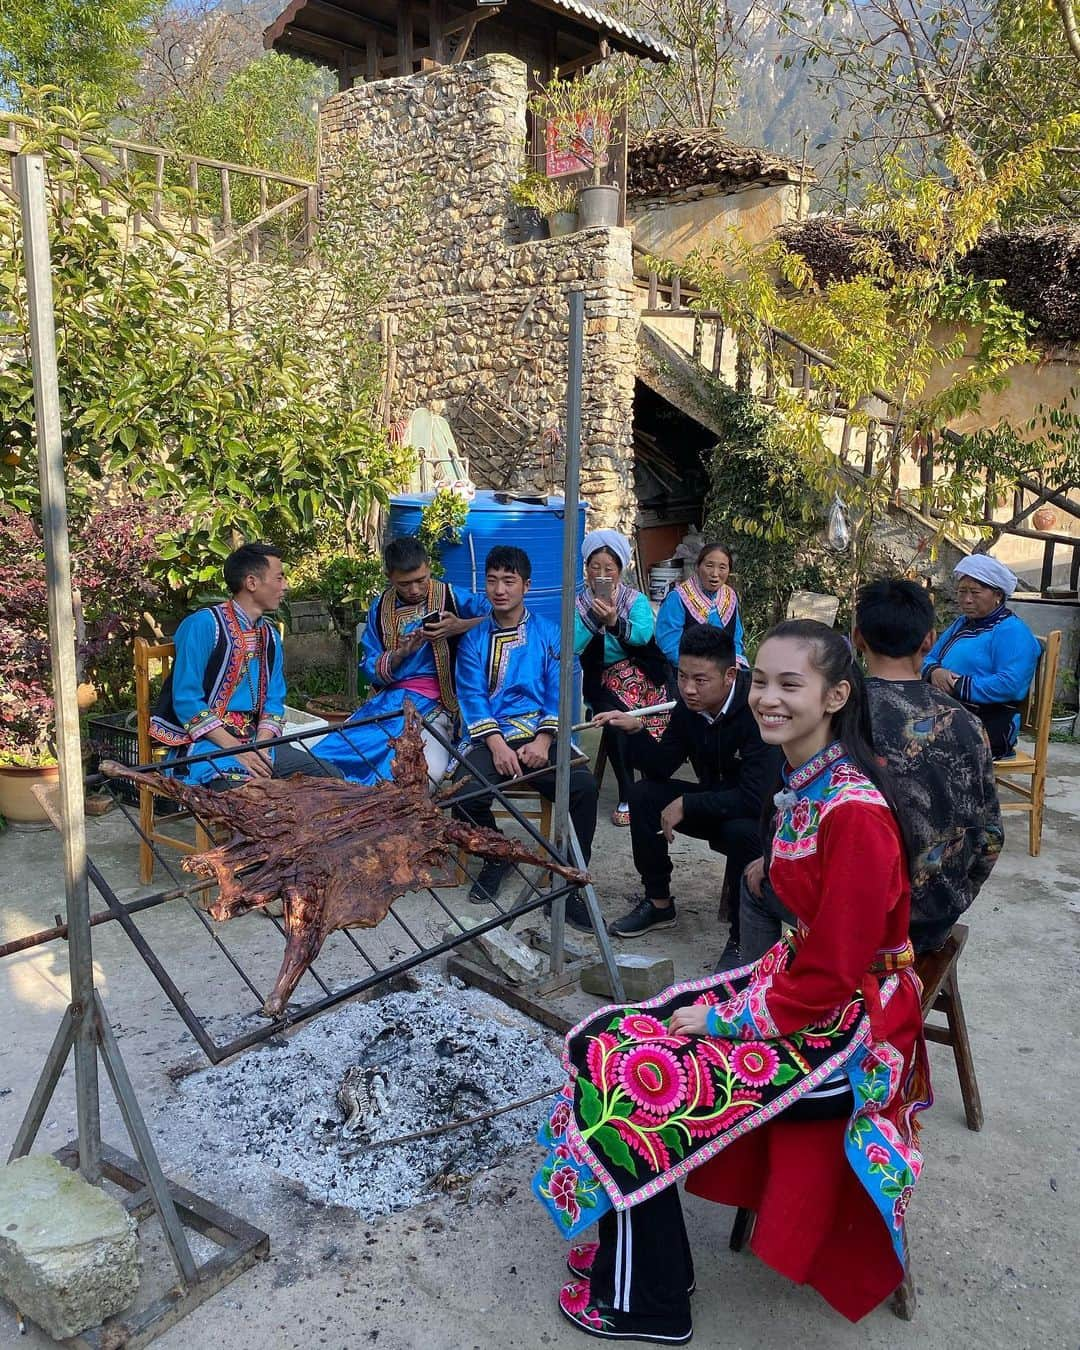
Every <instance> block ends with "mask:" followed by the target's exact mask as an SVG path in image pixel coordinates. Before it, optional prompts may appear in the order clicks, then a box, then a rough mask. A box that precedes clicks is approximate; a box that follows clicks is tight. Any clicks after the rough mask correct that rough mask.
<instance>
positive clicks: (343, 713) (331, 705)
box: [305, 553, 383, 722]
mask: <svg viewBox="0 0 1080 1350" xmlns="http://www.w3.org/2000/svg"><path fill="white" fill-rule="evenodd" d="M382 582H383V573H382V567H381V565H380V563H379V560H378V558H375V557H373V556H372V555H371V554H369V553H363V554H339V555H337V556H336V557H332V558H329V559H327V561H326V562H325V563H324V564H323V566H322V567H321V568H320V569H319V573H318V576H317V578H316V581H315V585H314V592H315V594H316V595H318V596H319V598H320V599H321V600H322V602H323V604H324V605H325V606H326V610H327V613H328V614H329V615H330V622H331V623H332V624H333V626H334V632H335V633H336V634H337V636H338V640H339V641H340V642H341V646H342V656H343V659H344V662H345V693H344V695H339V694H326V695H319V696H318V697H317V698H315V699H310V700H309V701H308V702H307V703H306V704H305V711H307V712H310V713H314V714H315V715H316V716H317V717H325V718H326V720H327V721H328V722H335V721H345V719H346V718H348V717H351V716H352V714H353V712H354V711H355V709H356V707H357V705H358V704H359V702H360V692H359V670H358V667H357V655H356V630H357V626H358V625H359V624H361V623H363V622H364V620H365V619H366V618H367V610H368V606H369V605H370V603H371V600H372V597H373V596H375V595H377V594H378V592H379V589H380V587H381V586H382ZM316 705H317V706H316Z"/></svg>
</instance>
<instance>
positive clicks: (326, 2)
mask: <svg viewBox="0 0 1080 1350" xmlns="http://www.w3.org/2000/svg"><path fill="white" fill-rule="evenodd" d="M309 6H310V7H311V8H313V9H321V10H322V11H323V13H324V14H336V15H337V16H338V18H341V19H348V20H349V23H350V24H351V25H352V26H353V27H354V28H355V29H356V32H357V36H358V37H362V36H363V35H364V34H365V33H366V31H367V30H369V29H370V30H372V31H377V32H380V33H386V34H388V35H389V36H391V37H393V36H394V34H396V33H397V29H396V28H395V26H394V25H393V24H392V23H383V22H382V21H381V20H380V19H373V18H371V17H370V15H367V14H364V15H360V14H357V13H356V12H355V11H354V10H351V9H345V8H343V7H342V6H341V5H335V4H334V3H333V0H307V4H306V5H305V6H304V8H305V9H307V8H308V7H309ZM295 26H296V25H295V24H290V27H293V28H295Z"/></svg>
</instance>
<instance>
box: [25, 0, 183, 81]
mask: <svg viewBox="0 0 1080 1350" xmlns="http://www.w3.org/2000/svg"><path fill="white" fill-rule="evenodd" d="M160 8H161V0H3V3H2V4H0V95H2V97H3V99H4V101H5V102H6V103H8V105H9V106H10V105H13V104H14V105H17V104H18V103H19V101H20V92H19V91H20V89H26V88H32V87H38V86H42V85H56V86H58V87H59V88H60V89H62V90H64V91H65V92H66V93H67V94H68V95H69V96H77V97H79V98H81V99H83V100H93V101H95V102H100V103H101V104H102V105H103V106H108V105H109V104H110V103H113V104H114V103H115V100H116V98H117V96H118V95H120V94H122V93H124V92H125V91H127V90H128V89H129V88H130V87H131V86H132V82H133V76H134V73H135V70H136V68H137V66H138V61H139V58H138V50H139V44H140V41H141V39H142V36H143V33H144V32H145V29H146V24H147V21H148V20H149V19H150V17H151V16H152V15H153V14H154V13H155V12H156V11H157V10H159V9H160Z"/></svg>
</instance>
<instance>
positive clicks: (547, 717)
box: [454, 544, 597, 931]
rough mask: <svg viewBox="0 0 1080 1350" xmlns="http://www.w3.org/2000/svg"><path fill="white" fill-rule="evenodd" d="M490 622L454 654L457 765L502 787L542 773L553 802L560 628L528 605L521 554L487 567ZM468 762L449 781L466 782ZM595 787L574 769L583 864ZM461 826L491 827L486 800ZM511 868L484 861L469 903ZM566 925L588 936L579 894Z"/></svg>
mask: <svg viewBox="0 0 1080 1350" xmlns="http://www.w3.org/2000/svg"><path fill="white" fill-rule="evenodd" d="M484 572H485V587H486V590H487V598H488V601H489V603H490V605H491V613H490V615H489V616H488V617H487V618H486V619H484V620H482V621H481V622H480V623H479V624H478V625H476V626H475V627H474V629H473V631H472V632H470V633H467V634H466V635H465V637H464V639H463V640H462V643H461V646H460V648H459V649H458V658H457V688H458V698H459V700H460V702H461V718H462V721H463V722H464V724H465V733H466V735H467V736H468V738H469V748H468V749H467V750H466V751H465V752H464V755H463V759H464V760H465V761H466V762H467V763H468V764H469V765H471V766H472V767H473V768H475V769H477V770H478V771H479V772H480V773H482V774H483V775H484V777H485V778H487V779H488V780H489V781H490V780H492V779H494V780H495V781H496V782H500V783H504V782H506V781H507V780H512V779H514V778H520V777H521V776H522V774H526V773H533V772H535V771H536V770H537V769H542V768H543V767H544V766H545V765H550V766H551V771H550V772H549V773H545V774H541V775H540V776H539V777H537V778H534V779H532V780H531V782H532V783H533V785H534V786H535V787H536V790H537V791H538V792H539V793H540V794H541V796H544V797H546V798H547V799H548V801H554V799H555V768H554V766H555V759H556V745H555V738H556V735H557V733H558V730H559V630H558V628H557V627H556V626H555V625H554V624H553V623H550V622H549V621H548V620H547V619H545V618H544V617H543V616H542V615H540V614H534V613H532V612H531V611H530V610H529V609H527V608H526V605H525V596H526V594H527V593H528V590H529V582H530V579H531V577H532V564H531V562H530V561H529V556H528V554H527V553H525V552H524V550H522V549H520V548H514V547H512V546H510V545H505V544H503V545H499V546H497V547H496V548H493V549H492V550H491V552H490V553H489V554H488V556H487V560H486V562H485V564H484ZM470 777H471V776H470V775H469V773H468V770H467V768H466V767H465V764H463V765H462V767H461V768H460V769H459V770H458V772H457V774H456V775H455V782H457V781H461V780H465V781H466V782H468V781H469V780H470ZM596 797H597V792H596V780H595V779H594V778H593V776H592V774H591V773H590V772H589V770H588V769H587V768H585V767H584V766H578V767H576V768H572V769H571V770H570V819H571V822H572V823H573V826H574V831H575V833H576V834H577V837H578V843H579V844H580V845H581V852H582V855H583V857H584V859H585V862H586V864H588V861H589V856H590V853H591V851H592V841H593V835H594V834H595V833H596ZM454 815H455V816H456V817H457V819H459V820H469V821H472V822H473V823H474V824H476V825H485V826H487V828H488V829H492V830H493V829H494V828H495V817H494V815H493V813H492V810H491V798H490V797H479V798H476V797H474V798H471V799H470V800H469V801H468V802H467V803H465V804H463V805H461V806H455V807H454ZM510 866H511V864H510V863H506V862H498V861H494V860H492V861H488V862H486V863H485V864H484V866H483V867H482V868H481V870H480V875H479V876H478V877H477V879H476V881H475V882H474V883H473V887H472V890H471V891H470V892H469V899H470V900H472V901H473V902H474V903H476V904H485V903H487V902H489V901H491V900H493V899H494V898H495V896H496V894H497V892H498V889H499V886H500V885H501V884H502V881H503V878H504V877H505V876H506V873H507V872H508V871H509V869H510ZM566 921H567V923H569V924H571V925H573V926H574V927H575V928H580V929H583V930H584V931H591V928H592V925H591V923H590V922H589V916H588V910H587V909H586V908H585V902H584V901H583V900H582V899H581V897H580V896H578V895H576V894H574V895H571V896H569V897H568V898H567V901H566Z"/></svg>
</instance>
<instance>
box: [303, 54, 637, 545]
mask: <svg viewBox="0 0 1080 1350" xmlns="http://www.w3.org/2000/svg"><path fill="white" fill-rule="evenodd" d="M526 97H527V94H526V69H525V66H524V65H523V64H522V63H521V62H520V61H517V60H515V59H513V58H512V57H508V56H487V57H483V58H481V59H480V60H478V61H474V62H470V63H467V64H461V65H456V66H447V67H443V68H441V69H439V70H436V71H432V72H429V73H426V74H423V75H414V76H410V77H405V78H401V79H393V80H382V81H379V82H376V83H371V84H364V85H360V86H357V87H356V88H354V89H350V90H346V91H345V92H343V93H340V94H337V95H335V96H334V97H333V98H331V99H329V100H328V101H327V103H326V104H325V106H324V109H323V122H322V146H323V162H324V172H325V173H327V174H332V173H333V172H334V166H335V164H337V163H339V162H340V159H341V156H342V154H343V153H344V152H345V151H346V149H347V147H348V146H349V145H350V144H357V145H359V146H362V147H363V148H364V150H365V151H366V153H367V154H368V155H369V156H370V159H371V163H372V166H373V192H374V200H375V202H376V204H377V205H378V206H379V208H380V209H382V210H384V211H385V212H387V213H388V215H392V214H393V213H395V212H397V211H399V210H400V209H401V203H402V202H403V201H404V200H405V198H406V197H407V196H409V195H410V194H412V196H413V199H414V200H415V201H416V202H417V204H418V211H419V224H418V226H417V229H416V231H415V237H414V240H413V243H412V245H411V248H410V250H409V253H408V256H407V257H404V258H402V260H401V266H400V271H399V275H398V282H397V286H396V287H395V290H394V293H393V297H392V301H391V308H392V310H393V312H394V313H395V314H396V315H397V319H398V345H397V374H398V385H397V391H396V395H395V407H394V415H395V416H403V415H405V414H407V413H408V412H410V411H411V410H412V409H413V408H414V407H417V406H420V405H424V406H427V407H430V408H432V409H433V410H434V411H436V412H441V413H442V414H443V415H444V416H445V417H447V418H448V420H449V421H450V424H451V426H452V427H453V429H454V434H455V437H456V438H457V439H458V441H459V444H460V446H461V448H462V450H463V451H464V452H465V453H466V454H468V455H469V456H470V460H471V469H472V476H473V478H474V479H475V480H476V482H477V484H478V485H479V486H481V487H503V486H507V485H509V486H511V487H514V488H522V489H524V488H527V489H529V490H532V491H537V490H542V491H555V492H558V491H560V490H561V487H562V454H561V445H562V437H563V432H564V428H563V419H564V416H565V407H566V351H567V304H566V293H567V291H568V290H569V289H571V288H573V287H582V288H583V289H584V291H585V314H586V346H585V372H584V386H583V396H582V495H583V497H585V499H586V500H587V501H588V502H589V504H590V517H589V521H590V525H609V526H615V527H618V528H621V529H623V530H628V529H629V528H631V526H632V525H633V519H634V512H635V509H636V504H635V500H634V490H633V399H634V369H635V361H636V343H637V333H638V326H639V320H638V315H637V309H636V306H635V305H634V303H633V269H632V261H631V249H630V236H629V233H628V231H626V230H621V229H595V230H587V231H582V232H579V233H578V234H574V235H570V236H567V237H566V238H562V239H551V240H543V241H540V242H537V243H530V244H514V243H513V242H512V230H511V222H512V215H511V212H512V206H511V200H510V188H511V186H512V184H513V183H514V182H515V181H516V180H517V179H518V178H519V177H520V175H521V173H522V171H523V169H524V165H525V160H524V143H525V107H526ZM481 401H483V402H484V407H485V408H487V407H488V405H489V403H490V406H491V408H492V409H493V410H494V414H497V413H498V411H499V409H500V408H502V409H504V410H508V414H507V422H508V428H509V427H512V428H518V427H519V426H520V425H521V424H520V423H519V422H518V418H520V419H523V421H524V424H525V427H524V430H523V431H522V432H521V434H520V436H519V437H518V436H517V435H516V432H515V435H514V436H511V435H509V434H508V435H507V438H506V441H505V442H504V443H502V444H500V445H499V446H498V447H497V448H496V449H495V451H494V452H492V450H491V448H490V446H488V445H487V444H485V443H484V441H483V439H481V438H480V437H479V436H478V434H477V433H476V431H475V430H474V428H473V427H471V426H470V424H469V419H468V417H467V415H465V416H463V415H462V411H463V409H465V408H467V407H468V406H469V405H470V404H472V405H473V406H478V405H479V403H480V402H481Z"/></svg>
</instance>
